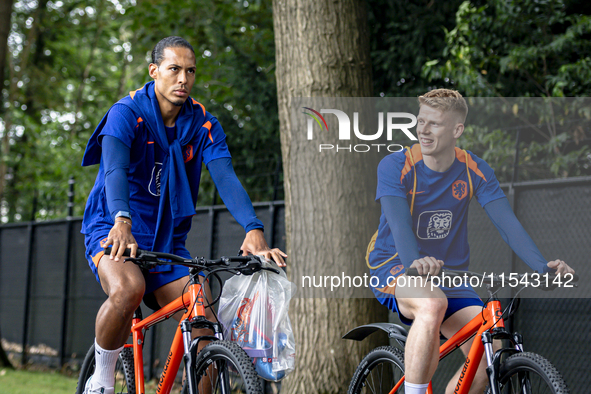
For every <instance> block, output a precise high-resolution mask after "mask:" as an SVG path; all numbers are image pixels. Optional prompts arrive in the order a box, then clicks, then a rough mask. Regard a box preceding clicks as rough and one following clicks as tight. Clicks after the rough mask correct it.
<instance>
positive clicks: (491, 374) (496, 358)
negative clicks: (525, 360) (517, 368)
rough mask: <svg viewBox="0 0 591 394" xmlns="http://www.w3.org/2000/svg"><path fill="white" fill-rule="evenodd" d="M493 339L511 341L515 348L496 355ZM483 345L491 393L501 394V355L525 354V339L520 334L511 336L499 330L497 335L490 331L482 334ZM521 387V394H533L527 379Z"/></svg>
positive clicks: (499, 351)
mask: <svg viewBox="0 0 591 394" xmlns="http://www.w3.org/2000/svg"><path fill="white" fill-rule="evenodd" d="M493 338H496V339H510V340H512V341H513V343H514V347H513V348H512V349H511V348H508V349H501V350H498V351H497V352H496V353H495V351H494V349H493V345H492V342H493ZM482 344H483V345H484V351H485V353H486V363H487V368H486V374H487V375H488V381H489V387H490V393H491V394H500V384H499V370H500V365H501V355H502V353H510V354H515V353H521V352H523V337H522V336H521V334H518V333H515V334H513V336H511V335H509V333H508V332H506V331H504V330H499V331H498V332H496V333H495V335H493V334H491V333H490V332H489V331H485V332H483V333H482ZM521 386H522V387H521V390H522V391H521V392H522V393H523V394H531V392H530V389H529V386H528V385H527V379H525V380H524V381H523V382H521Z"/></svg>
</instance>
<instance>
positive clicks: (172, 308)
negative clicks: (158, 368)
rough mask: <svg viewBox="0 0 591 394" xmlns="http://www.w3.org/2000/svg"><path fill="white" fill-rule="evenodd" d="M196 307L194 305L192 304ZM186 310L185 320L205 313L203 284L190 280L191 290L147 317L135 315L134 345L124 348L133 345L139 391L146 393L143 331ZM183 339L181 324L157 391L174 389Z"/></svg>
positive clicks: (161, 392) (136, 382)
mask: <svg viewBox="0 0 591 394" xmlns="http://www.w3.org/2000/svg"><path fill="white" fill-rule="evenodd" d="M192 303H193V306H192V307H191V304H192ZM183 309H187V312H186V313H185V314H184V315H183V317H182V319H181V321H183V320H185V319H189V320H190V319H191V318H193V317H197V316H205V307H204V306H203V293H202V287H201V284H200V283H191V284H190V285H189V288H188V291H187V292H186V293H185V294H183V295H182V296H180V297H179V298H177V299H176V300H174V301H172V302H171V303H169V304H167V305H165V306H164V307H162V308H161V309H159V310H158V311H156V312H154V313H153V314H151V315H150V316H148V317H146V318H145V319H143V320H142V319H141V318H138V317H135V316H134V318H133V320H132V324H131V334H132V338H133V343H132V344H127V345H125V347H133V355H134V356H133V359H134V370H135V387H136V392H137V393H138V394H145V388H144V356H143V343H144V334H143V331H144V330H146V329H148V328H150V327H152V326H154V325H155V324H158V323H160V322H161V321H164V320H166V319H169V318H170V317H172V315H174V314H175V313H177V312H178V311H181V310H183ZM184 353H185V352H184V340H183V332H182V330H181V325H180V324H179V326H178V327H177V329H176V333H175V335H174V339H173V341H172V345H171V346H170V352H169V353H168V357H167V359H166V363H165V364H164V369H163V370H162V376H161V377H160V380H159V382H158V386H157V388H156V394H169V393H170V391H171V390H172V385H173V383H174V380H175V377H176V374H177V372H178V369H179V366H180V364H181V361H182V358H183V355H184Z"/></svg>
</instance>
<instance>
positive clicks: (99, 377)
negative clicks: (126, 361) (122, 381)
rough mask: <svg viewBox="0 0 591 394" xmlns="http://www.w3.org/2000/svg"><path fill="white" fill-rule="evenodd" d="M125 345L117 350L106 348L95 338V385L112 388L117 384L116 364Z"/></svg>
mask: <svg viewBox="0 0 591 394" xmlns="http://www.w3.org/2000/svg"><path fill="white" fill-rule="evenodd" d="M122 350H123V346H121V347H120V348H119V349H115V350H105V349H103V348H102V347H100V346H99V344H98V343H96V339H95V340H94V359H95V363H96V367H95V370H94V375H92V385H93V387H104V388H106V389H112V388H113V386H115V366H116V365H117V358H118V357H119V353H121V351H122Z"/></svg>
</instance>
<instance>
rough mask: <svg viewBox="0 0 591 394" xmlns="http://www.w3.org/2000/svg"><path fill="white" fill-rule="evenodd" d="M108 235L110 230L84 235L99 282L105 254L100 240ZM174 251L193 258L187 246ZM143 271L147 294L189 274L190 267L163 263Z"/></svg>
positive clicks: (92, 267)
mask: <svg viewBox="0 0 591 394" xmlns="http://www.w3.org/2000/svg"><path fill="white" fill-rule="evenodd" d="M108 235H109V230H107V231H106V232H104V231H95V232H93V233H92V234H86V235H85V237H84V243H85V245H86V259H87V260H88V265H89V266H90V269H91V270H92V272H93V273H94V276H95V278H96V280H97V282H99V284H100V283H101V280H100V278H99V275H98V264H99V262H100V260H101V257H103V255H104V251H103V248H102V246H101V245H100V241H101V240H104V239H107V237H108ZM136 240H137V239H136ZM138 244H139V248H140V249H146V250H150V249H151V247H149V246H146V245H142V244H141V243H140V241H138ZM173 253H174V254H176V255H179V256H182V257H186V258H191V255H190V253H189V251H188V250H187V249H186V248H185V247H182V248H175V249H174V252H173ZM142 272H143V274H144V279H145V280H146V293H145V294H150V293H152V292H154V291H155V290H157V289H158V288H160V287H162V286H164V285H166V284H168V283H171V282H174V281H175V280H177V279H180V278H183V277H185V276H187V275H189V268H187V267H185V266H182V265H162V266H158V267H156V268H155V269H153V270H150V272H147V271H142Z"/></svg>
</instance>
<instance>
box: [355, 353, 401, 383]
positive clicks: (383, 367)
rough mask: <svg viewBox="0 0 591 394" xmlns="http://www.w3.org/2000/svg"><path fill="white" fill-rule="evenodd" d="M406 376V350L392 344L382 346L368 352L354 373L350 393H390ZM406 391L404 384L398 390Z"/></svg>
mask: <svg viewBox="0 0 591 394" xmlns="http://www.w3.org/2000/svg"><path fill="white" fill-rule="evenodd" d="M402 376H404V352H403V351H402V350H400V349H398V348H395V347H392V346H381V347H378V348H375V349H374V350H372V351H371V352H369V353H368V354H367V356H365V357H364V358H363V360H361V362H360V363H359V366H358V367H357V369H356V370H355V374H353V379H351V384H350V385H349V390H348V391H347V393H348V394H364V393H372V394H377V393H380V394H382V393H390V390H392V388H394V386H395V385H396V383H397V382H398V381H399V380H400V379H401V378H402ZM396 392H397V393H402V392H404V385H402V386H401V387H400V389H398V391H396Z"/></svg>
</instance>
